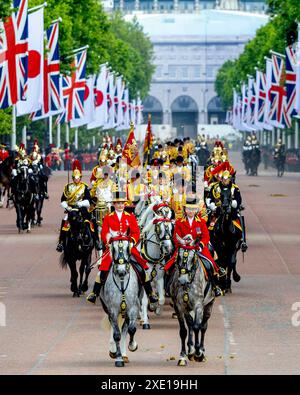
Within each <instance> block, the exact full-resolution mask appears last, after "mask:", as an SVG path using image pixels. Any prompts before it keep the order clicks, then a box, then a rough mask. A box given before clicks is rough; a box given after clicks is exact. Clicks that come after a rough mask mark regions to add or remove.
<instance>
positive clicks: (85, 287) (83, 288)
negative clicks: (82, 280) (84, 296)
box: [81, 284, 89, 292]
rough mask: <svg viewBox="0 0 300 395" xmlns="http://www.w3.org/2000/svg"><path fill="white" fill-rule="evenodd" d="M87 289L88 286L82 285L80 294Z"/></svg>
mask: <svg viewBox="0 0 300 395" xmlns="http://www.w3.org/2000/svg"><path fill="white" fill-rule="evenodd" d="M88 289H89V286H88V284H82V286H81V291H82V292H86V291H87V290H88Z"/></svg>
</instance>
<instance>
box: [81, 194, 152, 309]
mask: <svg viewBox="0 0 300 395" xmlns="http://www.w3.org/2000/svg"><path fill="white" fill-rule="evenodd" d="M126 201H127V198H126V192H116V193H115V194H114V198H113V203H114V207H115V211H114V212H112V213H111V214H107V215H106V216H105V217H104V220H103V225H102V231H101V239H102V242H103V245H105V247H106V249H105V251H104V253H103V255H102V259H101V263H100V266H99V271H100V275H99V274H98V275H97V277H96V282H95V284H94V289H93V292H92V293H91V294H90V295H89V296H88V297H87V301H88V302H91V303H95V302H96V298H97V296H99V294H100V290H101V286H102V284H103V283H104V282H105V280H106V277H107V274H108V272H109V269H110V267H111V264H112V257H111V254H110V249H109V242H110V239H111V237H112V233H111V232H114V233H115V232H118V233H119V234H120V235H126V236H127V237H129V238H130V240H131V242H132V243H133V246H132V248H131V255H132V256H133V257H134V258H135V260H136V262H134V263H133V262H131V263H132V264H133V268H134V269H135V271H136V272H137V275H138V278H139V280H140V281H141V283H142V285H143V286H144V289H145V291H146V293H147V296H148V298H149V301H150V303H151V304H155V303H157V301H158V299H157V296H156V295H155V294H154V293H153V290H152V287H151V283H150V281H145V280H146V275H145V270H147V269H148V265H147V261H146V260H145V259H144V258H143V257H142V256H141V255H140V253H139V251H138V250H137V248H136V244H137V243H138V242H139V240H140V229H139V226H138V223H137V220H136V218H135V215H134V214H129V213H127V212H126V211H124V208H125V202H126Z"/></svg>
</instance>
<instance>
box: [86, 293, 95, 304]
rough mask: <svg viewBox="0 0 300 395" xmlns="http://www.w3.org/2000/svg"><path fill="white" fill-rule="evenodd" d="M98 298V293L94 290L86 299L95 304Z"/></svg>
mask: <svg viewBox="0 0 300 395" xmlns="http://www.w3.org/2000/svg"><path fill="white" fill-rule="evenodd" d="M96 300H97V295H96V294H95V293H94V292H91V293H90V294H89V295H88V297H87V298H86V301H87V302H89V303H93V304H95V303H96Z"/></svg>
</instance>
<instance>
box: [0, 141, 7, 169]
mask: <svg viewBox="0 0 300 395" xmlns="http://www.w3.org/2000/svg"><path fill="white" fill-rule="evenodd" d="M8 157H9V152H8V151H7V149H6V144H3V143H2V144H0V165H1V163H3V162H4V161H5V159H6V158H8Z"/></svg>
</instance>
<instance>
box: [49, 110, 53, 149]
mask: <svg viewBox="0 0 300 395" xmlns="http://www.w3.org/2000/svg"><path fill="white" fill-rule="evenodd" d="M52 143H53V137H52V116H50V117H49V145H50V144H52Z"/></svg>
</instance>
